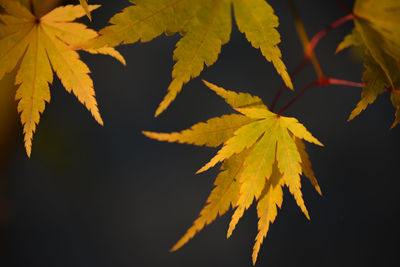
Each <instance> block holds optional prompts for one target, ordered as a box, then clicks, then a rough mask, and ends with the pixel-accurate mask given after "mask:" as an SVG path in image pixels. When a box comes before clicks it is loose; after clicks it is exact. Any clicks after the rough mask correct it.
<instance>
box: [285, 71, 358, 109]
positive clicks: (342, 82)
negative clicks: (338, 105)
mask: <svg viewBox="0 0 400 267" xmlns="http://www.w3.org/2000/svg"><path fill="white" fill-rule="evenodd" d="M331 84H336V85H347V86H352V87H361V88H362V87H364V84H363V83H357V82H352V81H346V80H341V79H335V78H327V77H322V78H320V79H318V81H315V82H312V83H309V84H308V85H307V86H306V87H304V88H303V89H302V90H301V91H300V92H299V93H298V94H297V95H296V96H295V97H294V98H293V99H292V100H291V101H290V102H289V103H288V104H287V105H286V106H284V107H283V108H282V109H281V110H280V111H279V112H278V116H280V115H281V114H282V113H283V112H284V111H285V110H287V109H288V108H289V107H290V106H292V105H293V104H294V103H295V102H296V101H297V100H299V98H300V97H301V96H302V95H304V93H306V92H307V91H308V90H309V89H311V88H313V87H316V86H328V85H331Z"/></svg>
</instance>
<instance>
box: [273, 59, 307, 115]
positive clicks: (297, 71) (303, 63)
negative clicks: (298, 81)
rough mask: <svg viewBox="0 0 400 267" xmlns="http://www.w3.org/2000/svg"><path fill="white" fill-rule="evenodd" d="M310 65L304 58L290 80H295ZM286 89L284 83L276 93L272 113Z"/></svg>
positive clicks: (291, 74)
mask: <svg viewBox="0 0 400 267" xmlns="http://www.w3.org/2000/svg"><path fill="white" fill-rule="evenodd" d="M307 63H308V59H306V58H303V60H302V61H301V62H300V64H299V65H297V67H296V68H295V69H294V71H293V72H292V73H290V78H291V79H294V78H295V77H296V76H297V74H299V72H300V71H301V70H302V69H303V68H304V67H305V66H306V65H307ZM285 89H286V84H285V83H282V85H281V87H279V90H278V92H277V93H276V95H275V97H274V99H273V100H272V103H271V108H270V109H271V111H274V109H275V106H276V104H277V103H278V100H279V98H280V97H281V95H282V93H283V91H285Z"/></svg>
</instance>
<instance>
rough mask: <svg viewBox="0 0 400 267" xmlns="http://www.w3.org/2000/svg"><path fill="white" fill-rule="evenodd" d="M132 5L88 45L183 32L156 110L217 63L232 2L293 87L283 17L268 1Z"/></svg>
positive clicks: (170, 0) (175, 0)
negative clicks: (283, 50)
mask: <svg viewBox="0 0 400 267" xmlns="http://www.w3.org/2000/svg"><path fill="white" fill-rule="evenodd" d="M131 2H132V4H133V5H132V6H130V7H127V8H125V9H124V10H123V11H122V12H121V13H119V14H116V15H115V16H114V17H112V18H111V19H110V24H111V25H110V26H108V27H106V28H104V29H103V30H101V31H100V33H101V36H100V37H99V38H97V39H94V40H93V41H90V42H86V43H82V47H83V48H85V49H90V48H99V47H104V46H111V47H114V46H116V45H119V44H128V43H135V42H137V41H141V42H148V41H151V40H153V39H154V38H156V37H158V36H160V35H161V34H163V33H164V34H167V35H172V34H175V33H179V34H180V35H181V36H182V38H181V39H180V40H179V41H178V43H177V45H176V49H175V51H174V57H173V59H174V60H175V61H176V64H175V65H174V67H173V71H172V81H171V83H170V85H169V86H168V89H167V95H166V96H165V97H164V99H163V100H162V102H161V103H160V105H159V107H158V108H157V110H156V113H155V115H156V116H158V115H160V114H161V113H162V112H163V111H164V110H165V109H167V107H168V106H169V105H170V104H171V102H172V101H173V100H174V99H175V98H176V96H177V94H178V93H179V92H180V91H181V90H182V87H183V86H184V84H186V83H188V82H189V81H190V80H191V79H193V78H196V77H198V76H199V75H200V73H201V72H202V71H203V69H204V66H208V67H209V66H211V65H213V64H214V63H215V62H216V61H217V59H218V56H219V54H220V52H221V47H222V46H223V45H224V44H226V43H228V42H229V40H230V34H231V31H232V6H233V7H234V10H235V12H234V14H235V18H236V22H237V23H238V25H239V28H240V30H241V31H242V32H243V33H245V35H246V37H247V39H248V40H249V41H250V42H251V44H252V45H253V46H254V47H256V48H260V50H261V52H262V54H263V55H264V57H265V58H266V59H267V60H268V61H270V62H272V63H273V64H274V66H275V68H276V70H277V72H278V73H279V74H280V75H281V77H282V79H283V80H284V81H285V83H286V84H287V86H288V87H290V88H292V87H293V86H292V83H291V80H290V77H289V75H288V73H287V71H286V67H285V64H284V63H283V61H282V59H281V51H280V49H279V47H278V44H279V43H280V35H279V33H278V31H277V30H276V28H277V27H278V25H279V23H278V18H277V17H276V16H275V14H274V12H273V9H272V8H271V6H270V5H269V4H268V3H267V2H266V1H264V0H199V1H192V0H132V1H131Z"/></svg>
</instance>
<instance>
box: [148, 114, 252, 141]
mask: <svg viewBox="0 0 400 267" xmlns="http://www.w3.org/2000/svg"><path fill="white" fill-rule="evenodd" d="M252 121H253V119H251V118H248V117H246V116H243V115H239V114H231V115H224V116H222V117H220V118H213V119H209V120H208V121H207V122H200V123H197V124H195V125H193V126H192V127H191V128H190V129H187V130H184V131H182V132H176V133H169V134H168V133H153V132H143V134H144V135H146V136H147V137H149V138H153V139H157V140H159V141H167V142H178V143H181V144H193V145H197V146H209V147H217V146H219V145H221V144H222V143H223V142H225V141H226V140H228V139H229V138H231V137H232V136H233V133H234V132H235V131H236V130H237V129H238V128H240V127H242V126H243V125H246V124H249V123H250V122H252Z"/></svg>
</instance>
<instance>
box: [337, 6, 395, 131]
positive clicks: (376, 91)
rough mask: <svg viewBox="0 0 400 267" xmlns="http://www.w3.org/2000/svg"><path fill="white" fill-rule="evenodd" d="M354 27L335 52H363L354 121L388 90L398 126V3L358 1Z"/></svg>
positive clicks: (355, 9)
mask: <svg viewBox="0 0 400 267" xmlns="http://www.w3.org/2000/svg"><path fill="white" fill-rule="evenodd" d="M354 23H355V28H354V29H353V31H352V33H351V34H348V35H347V36H346V37H345V39H344V40H343V41H342V42H341V43H340V44H339V46H338V49H337V51H341V50H343V49H344V48H347V47H349V46H358V47H361V49H362V50H363V51H364V66H365V71H364V73H363V77H362V79H363V81H364V83H365V87H364V89H363V92H362V95H361V101H360V102H359V103H358V104H357V107H356V108H355V109H354V110H353V111H352V113H351V115H350V117H349V120H352V119H354V118H355V117H356V116H357V115H359V114H360V113H361V112H362V111H363V110H365V109H366V107H367V106H368V105H369V104H371V103H373V102H374V101H375V100H376V98H377V97H378V96H379V95H380V94H382V93H384V92H385V91H389V92H390V93H391V101H392V104H393V106H394V107H395V108H396V119H395V121H394V123H393V125H392V127H394V126H396V125H397V124H398V123H400V96H399V92H398V89H399V85H400V66H399V62H400V33H399V31H398V25H399V24H400V2H399V1H397V0H384V1H379V2H378V1H374V0H357V1H356V2H355V5H354Z"/></svg>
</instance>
